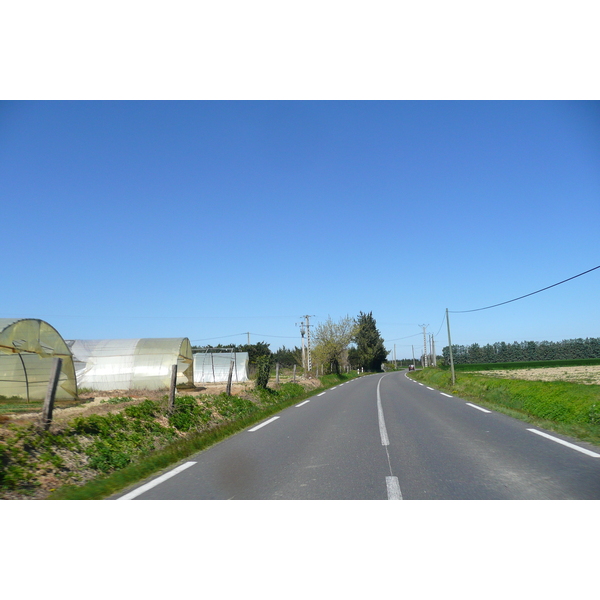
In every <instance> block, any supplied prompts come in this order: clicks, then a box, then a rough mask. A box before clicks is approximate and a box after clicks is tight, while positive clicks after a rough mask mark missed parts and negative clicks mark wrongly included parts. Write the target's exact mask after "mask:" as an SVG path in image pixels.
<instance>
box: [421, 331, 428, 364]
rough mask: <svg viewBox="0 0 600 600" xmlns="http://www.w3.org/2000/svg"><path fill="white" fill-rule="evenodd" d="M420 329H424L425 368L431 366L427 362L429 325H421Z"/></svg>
mask: <svg viewBox="0 0 600 600" xmlns="http://www.w3.org/2000/svg"><path fill="white" fill-rule="evenodd" d="M419 327H422V328H423V367H428V366H429V361H428V360H427V333H426V331H427V327H429V325H419Z"/></svg>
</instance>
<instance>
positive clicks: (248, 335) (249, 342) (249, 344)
mask: <svg viewBox="0 0 600 600" xmlns="http://www.w3.org/2000/svg"><path fill="white" fill-rule="evenodd" d="M249 345H250V332H248V346H249Z"/></svg>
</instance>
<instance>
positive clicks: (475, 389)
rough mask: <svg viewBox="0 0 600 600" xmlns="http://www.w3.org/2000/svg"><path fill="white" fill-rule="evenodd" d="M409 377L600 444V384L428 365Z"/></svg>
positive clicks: (536, 423)
mask: <svg viewBox="0 0 600 600" xmlns="http://www.w3.org/2000/svg"><path fill="white" fill-rule="evenodd" d="M409 377H411V378H413V379H415V380H417V381H420V382H422V383H426V384H427V385H429V386H431V387H434V388H436V389H438V390H441V391H444V392H447V393H449V394H452V395H453V396H459V397H461V398H464V399H466V400H473V401H475V402H477V403H478V404H480V405H482V406H485V407H487V408H491V409H493V410H496V411H498V412H502V413H504V414H507V415H509V416H511V417H515V418H517V419H520V420H522V421H526V422H528V423H531V424H534V425H537V426H538V427H543V428H544V429H548V430H551V431H555V432H557V433H561V434H563V435H568V436H571V437H574V438H577V439H579V440H582V441H586V442H590V443H592V444H597V445H600V386H598V385H585V384H579V383H571V382H564V381H525V380H519V379H504V378H502V379H500V378H496V377H486V376H484V375H479V374H474V373H459V374H457V376H456V382H455V384H454V385H452V377H451V374H450V372H449V371H447V370H442V369H438V368H435V367H429V368H427V369H423V370H420V371H414V372H413V373H411V374H410V375H409Z"/></svg>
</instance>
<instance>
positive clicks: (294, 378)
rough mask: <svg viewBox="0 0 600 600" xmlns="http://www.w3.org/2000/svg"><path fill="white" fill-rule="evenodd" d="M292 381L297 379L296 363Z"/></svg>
mask: <svg viewBox="0 0 600 600" xmlns="http://www.w3.org/2000/svg"><path fill="white" fill-rule="evenodd" d="M292 381H296V365H294V375H293V377H292Z"/></svg>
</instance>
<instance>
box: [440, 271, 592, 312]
mask: <svg viewBox="0 0 600 600" xmlns="http://www.w3.org/2000/svg"><path fill="white" fill-rule="evenodd" d="M596 269H600V265H598V266H597V267H594V268H593V269H589V270H587V271H584V272H583V273H579V275H573V277H569V278H568V279H565V280H564V281H559V282H558V283H553V284H552V285H549V286H547V287H545V288H542V289H541V290H537V291H535V292H531V293H530V294H525V295H524V296H519V297H518V298H513V299H512V300H507V301H506V302H500V303H498V304H492V305H491V306H484V307H483V308H474V309H472V310H449V311H448V312H451V313H455V314H457V313H470V312H477V311H478V310H487V309H488V308H495V307H496V306H502V305H503V304H509V303H510V302H516V301H517V300H522V299H523V298H527V297H528V296H533V295H534V294H539V293H540V292H543V291H545V290H549V289H550V288H553V287H556V286H557V285H561V284H562V283H566V282H567V281H571V280H572V279H576V278H577V277H581V276H582V275H586V274H587V273H591V272H592V271H595V270H596Z"/></svg>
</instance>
